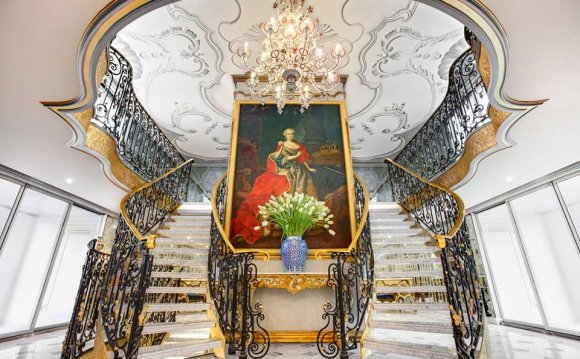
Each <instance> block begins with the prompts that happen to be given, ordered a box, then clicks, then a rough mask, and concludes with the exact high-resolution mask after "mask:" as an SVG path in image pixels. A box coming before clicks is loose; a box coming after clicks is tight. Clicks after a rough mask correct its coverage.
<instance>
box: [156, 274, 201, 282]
mask: <svg viewBox="0 0 580 359" xmlns="http://www.w3.org/2000/svg"><path fill="white" fill-rule="evenodd" d="M151 278H172V279H183V280H207V272H202V273H195V272H151Z"/></svg>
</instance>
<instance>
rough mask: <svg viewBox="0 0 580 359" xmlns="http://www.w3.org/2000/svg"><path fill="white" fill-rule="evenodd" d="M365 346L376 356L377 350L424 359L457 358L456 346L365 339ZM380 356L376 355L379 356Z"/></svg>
mask: <svg viewBox="0 0 580 359" xmlns="http://www.w3.org/2000/svg"><path fill="white" fill-rule="evenodd" d="M363 347H364V348H365V349H368V350H370V351H371V353H372V354H373V357H375V354H376V352H379V353H385V354H391V353H392V354H399V355H406V356H410V357H412V358H422V359H457V354H456V351H455V348H451V347H444V346H438V345H429V344H415V343H405V342H399V341H394V340H393V341H377V340H365V341H364V344H363ZM379 357H380V356H376V358H379Z"/></svg>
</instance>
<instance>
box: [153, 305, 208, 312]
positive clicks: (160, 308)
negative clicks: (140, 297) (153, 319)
mask: <svg viewBox="0 0 580 359" xmlns="http://www.w3.org/2000/svg"><path fill="white" fill-rule="evenodd" d="M208 309H209V303H163V304H154V303H145V306H144V310H145V311H146V312H147V313H152V312H203V311H207V310H208Z"/></svg>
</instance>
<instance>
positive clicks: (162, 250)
mask: <svg viewBox="0 0 580 359" xmlns="http://www.w3.org/2000/svg"><path fill="white" fill-rule="evenodd" d="M151 253H152V254H153V255H155V254H164V255H175V256H180V257H182V256H189V257H205V258H207V251H203V250H199V249H196V248H187V247H185V248H183V247H163V246H161V247H157V246H156V247H155V248H153V249H152V250H151Z"/></svg>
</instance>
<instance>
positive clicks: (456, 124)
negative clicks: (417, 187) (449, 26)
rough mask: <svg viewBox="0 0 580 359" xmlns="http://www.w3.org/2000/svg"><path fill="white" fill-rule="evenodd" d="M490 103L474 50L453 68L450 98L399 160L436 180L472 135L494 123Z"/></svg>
mask: <svg viewBox="0 0 580 359" xmlns="http://www.w3.org/2000/svg"><path fill="white" fill-rule="evenodd" d="M488 107H489V100H488V97H487V93H486V90H485V85H484V83H483V80H482V78H481V76H480V75H479V72H478V67H477V61H476V59H475V55H474V54H473V52H472V51H471V50H468V51H467V52H465V53H464V54H463V55H461V56H460V57H459V58H458V59H457V60H456V61H455V62H454V63H453V65H452V66H451V70H450V72H449V88H448V90H447V95H445V98H444V99H443V102H442V103H441V105H440V106H439V108H438V109H437V110H436V111H435V113H434V114H433V115H432V116H431V117H430V118H429V119H428V120H427V122H426V123H425V124H424V125H423V127H422V128H421V129H420V130H419V132H417V134H416V135H415V136H414V137H413V138H412V139H411V141H409V143H408V144H407V145H406V146H405V148H403V150H402V151H401V152H400V153H399V154H398V155H397V156H396V157H395V160H396V161H397V162H398V163H400V164H402V165H403V166H405V167H407V168H409V169H410V170H412V171H413V172H415V173H417V174H418V175H419V176H421V177H423V178H428V179H431V180H433V179H435V178H437V177H438V176H440V175H441V174H443V173H444V172H445V171H447V170H448V169H450V168H451V167H452V166H453V165H454V164H455V163H456V162H457V161H458V160H459V159H460V158H461V156H462V155H463V152H464V151H465V144H466V142H467V139H468V138H469V136H471V135H472V134H473V133H475V132H476V131H477V130H478V129H479V128H481V127H483V126H485V125H486V124H488V123H490V122H491V120H490V118H489V117H488V116H487V108H488Z"/></svg>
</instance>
